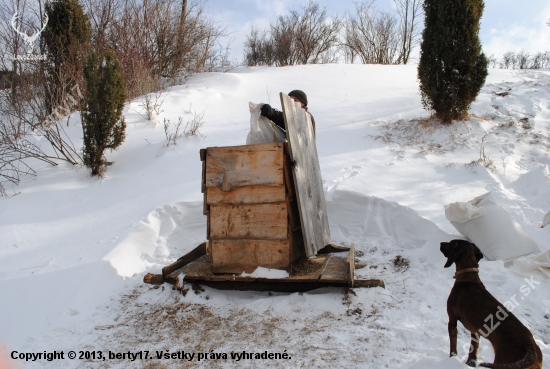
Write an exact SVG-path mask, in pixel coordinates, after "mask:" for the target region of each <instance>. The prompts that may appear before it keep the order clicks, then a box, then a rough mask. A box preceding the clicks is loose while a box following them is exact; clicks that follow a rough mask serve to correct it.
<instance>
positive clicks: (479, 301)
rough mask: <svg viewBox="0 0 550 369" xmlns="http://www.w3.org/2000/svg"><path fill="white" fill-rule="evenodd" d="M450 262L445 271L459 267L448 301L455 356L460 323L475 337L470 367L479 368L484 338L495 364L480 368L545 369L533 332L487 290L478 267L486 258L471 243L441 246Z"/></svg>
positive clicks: (456, 242)
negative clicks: (480, 346)
mask: <svg viewBox="0 0 550 369" xmlns="http://www.w3.org/2000/svg"><path fill="white" fill-rule="evenodd" d="M440 250H441V252H442V253H443V255H445V257H446V258H447V263H446V264H445V268H448V267H450V266H451V265H452V264H453V263H456V273H455V277H454V278H455V279H456V282H455V284H454V286H453V289H452V290H451V294H450V295H449V299H448V300H447V314H449V339H450V340H451V356H456V355H457V349H456V345H457V334H458V330H457V328H456V326H457V321H458V320H460V322H461V323H462V325H464V327H466V329H468V330H469V331H470V333H471V343H470V354H469V355H468V360H467V362H466V364H468V365H469V366H475V363H476V360H477V350H478V347H479V340H480V339H481V337H484V338H487V339H488V340H489V341H490V342H491V344H492V345H493V349H494V350H495V361H494V363H493V364H489V363H481V364H480V366H484V367H487V368H497V369H499V368H500V369H541V368H542V352H541V351H540V348H539V347H538V346H537V344H536V343H535V340H534V338H533V335H532V334H531V332H530V331H529V330H528V329H527V328H526V327H525V326H524V325H523V324H521V322H520V321H519V320H518V319H517V318H516V317H515V316H514V315H513V314H512V313H511V312H510V311H508V310H507V309H506V308H505V307H504V305H502V304H501V303H500V302H498V301H497V300H496V299H495V298H494V297H493V296H492V295H491V294H490V293H489V292H488V291H487V290H486V289H485V286H483V283H481V280H480V279H479V275H478V267H479V265H478V264H477V263H478V262H479V260H480V259H481V258H482V257H483V254H482V253H481V251H480V250H479V249H478V248H477V246H476V245H474V244H473V243H471V242H468V241H464V240H452V241H451V242H441V248H440Z"/></svg>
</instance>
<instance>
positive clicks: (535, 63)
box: [495, 50, 550, 69]
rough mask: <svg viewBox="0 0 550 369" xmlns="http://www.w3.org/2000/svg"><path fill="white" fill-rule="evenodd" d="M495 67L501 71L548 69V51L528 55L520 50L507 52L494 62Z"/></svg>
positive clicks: (549, 66) (549, 53) (549, 62)
mask: <svg viewBox="0 0 550 369" xmlns="http://www.w3.org/2000/svg"><path fill="white" fill-rule="evenodd" d="M495 65H498V66H499V67H500V68H501V69H543V68H550V51H546V52H538V53H535V54H530V53H529V52H527V51H525V50H522V51H519V52H513V51H509V52H507V53H505V54H504V55H503V56H502V59H500V60H498V59H497V60H496V61H495Z"/></svg>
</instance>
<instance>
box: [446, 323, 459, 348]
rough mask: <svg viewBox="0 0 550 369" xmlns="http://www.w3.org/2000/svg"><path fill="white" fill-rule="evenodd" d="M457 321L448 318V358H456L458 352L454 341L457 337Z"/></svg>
mask: <svg viewBox="0 0 550 369" xmlns="http://www.w3.org/2000/svg"><path fill="white" fill-rule="evenodd" d="M456 324H457V319H453V318H451V317H449V325H448V329H449V340H450V341H451V352H450V354H449V356H457V355H458V352H457V349H456V340H457V336H458V329H457V328H456Z"/></svg>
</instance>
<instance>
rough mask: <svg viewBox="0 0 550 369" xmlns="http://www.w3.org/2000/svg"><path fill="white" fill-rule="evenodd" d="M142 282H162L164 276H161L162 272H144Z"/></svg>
mask: <svg viewBox="0 0 550 369" xmlns="http://www.w3.org/2000/svg"><path fill="white" fill-rule="evenodd" d="M143 282H144V283H149V284H163V283H164V277H163V276H162V274H151V273H147V274H145V277H143Z"/></svg>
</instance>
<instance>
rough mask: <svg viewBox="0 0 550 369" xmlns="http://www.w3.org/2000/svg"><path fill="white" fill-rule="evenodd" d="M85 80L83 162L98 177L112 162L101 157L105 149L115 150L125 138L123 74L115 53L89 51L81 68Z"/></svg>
mask: <svg viewBox="0 0 550 369" xmlns="http://www.w3.org/2000/svg"><path fill="white" fill-rule="evenodd" d="M84 77H85V79H86V94H85V97H84V99H85V111H83V113H82V129H83V131H84V159H83V161H84V165H86V166H87V167H88V168H90V169H91V171H92V176H95V175H99V176H102V175H103V174H104V173H105V170H106V167H107V166H109V165H111V164H113V163H112V162H108V161H107V160H106V158H105V156H104V153H105V150H106V149H111V150H115V149H116V148H118V147H119V146H120V145H121V144H122V142H123V141H124V138H125V130H126V123H125V121H124V117H122V110H123V109H124V100H125V99H126V95H125V92H124V77H123V75H122V72H121V70H120V66H119V63H118V61H117V60H116V57H115V54H114V53H113V52H112V51H111V50H109V51H107V52H106V53H105V54H104V55H97V54H95V53H93V54H92V55H90V56H89V57H88V59H87V62H86V66H85V67H84Z"/></svg>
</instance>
